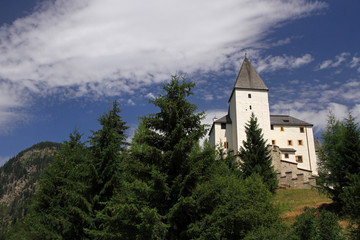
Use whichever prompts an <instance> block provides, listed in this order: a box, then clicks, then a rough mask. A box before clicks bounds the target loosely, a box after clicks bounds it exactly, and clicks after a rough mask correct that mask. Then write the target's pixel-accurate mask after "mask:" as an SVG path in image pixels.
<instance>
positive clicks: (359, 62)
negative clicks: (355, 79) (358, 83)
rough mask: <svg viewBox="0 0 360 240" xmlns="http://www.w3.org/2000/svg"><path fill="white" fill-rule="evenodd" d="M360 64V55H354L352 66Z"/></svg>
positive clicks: (359, 70)
mask: <svg viewBox="0 0 360 240" xmlns="http://www.w3.org/2000/svg"><path fill="white" fill-rule="evenodd" d="M359 65H360V57H353V58H352V60H351V62H350V67H351V68H355V67H358V66H359ZM358 72H360V67H359V68H358Z"/></svg>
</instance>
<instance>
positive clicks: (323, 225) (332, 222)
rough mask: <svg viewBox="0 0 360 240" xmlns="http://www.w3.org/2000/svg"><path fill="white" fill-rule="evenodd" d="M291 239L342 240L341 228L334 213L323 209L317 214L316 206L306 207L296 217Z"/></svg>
mask: <svg viewBox="0 0 360 240" xmlns="http://www.w3.org/2000/svg"><path fill="white" fill-rule="evenodd" d="M296 220H297V221H296V222H295V223H294V225H293V233H292V236H291V239H294V240H342V239H345V238H344V237H343V236H342V235H341V228H340V226H339V224H338V218H337V217H336V215H335V214H334V213H331V212H328V211H321V212H320V213H319V214H316V209H315V208H308V207H306V208H305V209H304V213H302V214H301V215H299V216H297V217H296Z"/></svg>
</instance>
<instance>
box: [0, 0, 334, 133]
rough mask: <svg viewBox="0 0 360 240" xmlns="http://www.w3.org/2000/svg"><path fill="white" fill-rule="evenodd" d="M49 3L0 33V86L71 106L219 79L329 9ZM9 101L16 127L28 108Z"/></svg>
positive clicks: (285, 4) (291, 4)
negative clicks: (190, 80) (179, 77)
mask: <svg viewBox="0 0 360 240" xmlns="http://www.w3.org/2000/svg"><path fill="white" fill-rule="evenodd" d="M44 2H46V5H43V6H40V7H39V8H38V10H36V11H35V12H33V13H32V14H31V15H29V16H27V17H24V18H21V19H18V20H16V21H15V22H14V23H13V24H12V25H9V26H5V25H4V26H1V27H0V82H1V83H3V82H4V81H5V80H6V83H11V84H12V85H13V86H16V87H18V88H19V89H18V90H16V91H22V90H26V92H27V93H29V94H34V93H36V94H37V95H39V96H44V97H46V96H49V95H54V94H56V93H59V92H60V93H62V94H63V93H65V97H67V98H69V97H70V98H71V97H82V96H87V95H91V96H94V95H95V96H104V95H105V96H115V95H119V94H121V93H130V94H132V93H134V89H138V88H139V87H143V86H149V85H151V84H153V83H158V82H161V81H163V80H165V79H168V76H169V75H170V74H173V73H174V72H176V71H183V72H187V73H189V74H191V73H195V72H197V71H201V72H206V71H210V70H211V71H217V70H218V69H219V68H220V67H221V66H223V65H224V64H227V63H229V62H231V61H233V60H234V57H233V56H237V55H236V54H237V53H238V52H239V51H240V50H242V49H244V48H251V47H253V46H256V45H257V43H258V42H259V41H260V40H261V39H263V38H264V36H265V35H266V33H268V32H269V31H270V30H272V29H273V28H274V27H276V26H278V25H279V24H282V23H284V22H288V21H289V20H292V19H296V18H300V17H304V16H307V15H309V14H311V13H313V12H315V11H317V10H320V9H323V8H325V7H326V6H327V5H326V4H325V3H323V2H319V1H315V2H309V1H306V0H299V1H282V0H274V1H267V0H260V1H250V0H225V1H221V2H220V1H215V0H210V1H209V0H198V1H189V0H185V1H184V0H183V1H180V0H175V1H166V0H153V1H140V2H139V1H130V0H128V1H117V0H103V1H96V0H89V1H81V0H73V1H62V0H56V1H49V2H48V1H44ZM209 26H211V27H209ZM229 56H231V57H229ZM304 58H305V59H290V60H292V61H294V62H293V63H291V64H292V66H299V65H301V64H302V61H305V62H307V61H309V58H311V56H310V55H306V56H304ZM279 60H280V59H279ZM299 61H300V62H299ZM273 68H276V67H273ZM6 96H7V98H10V100H11V101H10V104H8V101H7V99H5V100H4V99H1V102H0V105H2V106H3V108H2V109H0V116H5V118H4V119H11V118H12V117H13V116H11V114H10V113H9V110H10V109H14V108H13V106H12V105H11V104H12V103H11V102H13V103H21V104H20V106H23V104H22V102H21V99H22V97H21V96H22V95H19V94H10V95H6ZM6 114H8V115H6ZM7 121H8V120H6V122H7ZM3 126H4V120H3V122H1V123H0V127H3Z"/></svg>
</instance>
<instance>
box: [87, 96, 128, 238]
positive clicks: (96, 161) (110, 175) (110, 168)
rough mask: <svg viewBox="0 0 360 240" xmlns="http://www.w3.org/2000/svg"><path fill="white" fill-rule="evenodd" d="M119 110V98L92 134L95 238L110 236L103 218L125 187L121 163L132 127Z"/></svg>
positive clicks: (92, 227) (91, 232) (92, 233)
mask: <svg viewBox="0 0 360 240" xmlns="http://www.w3.org/2000/svg"><path fill="white" fill-rule="evenodd" d="M119 114H120V109H119V107H118V103H117V102H116V101H115V102H114V103H113V106H112V109H109V111H108V113H105V114H104V115H102V116H101V117H100V118H99V122H100V124H101V126H102V128H101V129H100V130H98V131H95V132H93V135H92V137H91V138H90V145H91V146H90V154H91V162H90V168H91V178H90V179H89V180H90V183H91V187H90V191H89V204H90V205H91V210H92V212H91V215H90V219H91V221H90V222H91V225H90V227H89V228H88V229H87V231H86V232H87V233H88V234H89V235H90V236H91V237H92V238H94V239H109V237H110V236H108V232H107V230H106V229H104V227H103V225H104V224H103V222H104V221H105V220H106V219H107V218H108V217H111V212H109V211H108V209H107V208H106V206H107V204H108V202H109V201H110V200H111V199H112V198H113V196H114V195H115V192H116V191H118V190H119V189H120V188H121V169H120V164H121V161H122V160H123V158H124V154H125V152H126V146H127V142H126V134H125V131H126V130H127V129H128V127H127V126H125V124H126V123H125V122H124V121H122V119H121V117H120V115H119ZM110 235H111V234H110Z"/></svg>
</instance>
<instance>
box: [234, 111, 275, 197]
mask: <svg viewBox="0 0 360 240" xmlns="http://www.w3.org/2000/svg"><path fill="white" fill-rule="evenodd" d="M245 132H246V141H243V147H241V149H240V153H239V156H240V159H241V160H240V169H241V171H242V173H243V175H244V176H245V177H248V176H250V175H252V174H254V173H257V174H259V175H260V176H261V177H262V178H263V181H264V183H265V185H266V186H267V187H268V189H269V190H270V191H271V192H273V193H274V192H275V189H276V188H277V186H278V180H277V176H276V173H275V170H274V167H273V166H272V158H271V156H270V150H269V149H268V146H267V145H266V141H265V140H264V137H263V134H262V130H261V128H259V125H258V122H257V118H256V117H255V115H254V113H252V114H251V117H250V121H249V123H247V124H246V126H245Z"/></svg>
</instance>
